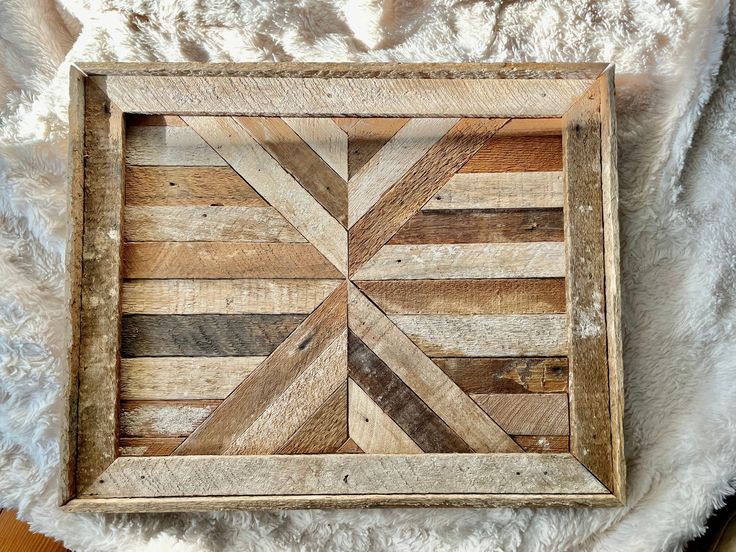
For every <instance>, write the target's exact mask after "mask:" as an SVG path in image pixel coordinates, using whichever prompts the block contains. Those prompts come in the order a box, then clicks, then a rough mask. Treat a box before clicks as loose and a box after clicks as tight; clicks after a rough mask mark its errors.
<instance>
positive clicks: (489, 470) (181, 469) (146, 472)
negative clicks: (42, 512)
mask: <svg viewBox="0 0 736 552" xmlns="http://www.w3.org/2000/svg"><path fill="white" fill-rule="evenodd" d="M488 474H493V477H489V476H488ZM141 476H143V477H141ZM467 492H473V493H515V494H516V493H533V494H538V493H545V494H547V493H550V494H554V493H564V492H576V493H600V494H608V493H607V491H606V489H605V487H603V485H601V484H600V482H599V481H598V480H597V479H596V478H595V477H593V476H592V475H591V474H590V472H589V471H588V470H586V469H585V468H584V467H583V466H582V465H580V463H579V462H578V461H577V460H576V459H575V458H573V457H572V456H570V455H569V454H530V453H524V452H522V453H517V454H407V455H382V454H365V455H351V454H328V455H308V456H293V455H281V456H269V457H267V458H263V457H259V456H224V457H221V458H201V457H196V456H193V457H192V456H190V457H179V456H167V457H152V458H118V459H117V460H116V461H115V462H114V463H113V465H112V466H110V468H108V470H107V471H106V472H105V474H104V477H101V478H100V479H98V480H96V481H95V482H94V484H93V485H92V486H91V487H90V488H89V489H88V491H87V492H86V493H85V494H84V495H83V496H93V497H94V496H97V497H118V496H124V497H129V498H135V497H166V496H190V497H191V496H235V495H300V494H302V495H303V494H311V493H320V494H338V495H356V494H366V493H372V494H391V495H393V494H406V493H429V494H443V493H467Z"/></svg>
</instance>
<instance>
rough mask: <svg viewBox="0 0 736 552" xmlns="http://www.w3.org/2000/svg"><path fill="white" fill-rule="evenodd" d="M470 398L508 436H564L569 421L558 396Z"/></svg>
mask: <svg viewBox="0 0 736 552" xmlns="http://www.w3.org/2000/svg"><path fill="white" fill-rule="evenodd" d="M470 396H471V398H472V399H473V400H474V401H475V402H477V403H478V404H479V405H480V407H481V408H482V409H483V410H484V411H485V412H486V413H487V414H488V415H489V416H490V417H491V418H493V420H494V421H495V422H496V423H497V424H498V425H500V426H501V427H502V428H503V430H504V431H506V432H507V433H509V434H512V435H567V434H568V433H569V431H570V420H569V418H568V411H567V395H564V394H562V393H549V394H548V393H529V394H521V393H516V394H508V393H503V394H496V393H494V394H482V395H479V394H471V395H470Z"/></svg>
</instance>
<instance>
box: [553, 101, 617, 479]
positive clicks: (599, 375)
mask: <svg viewBox="0 0 736 552" xmlns="http://www.w3.org/2000/svg"><path fill="white" fill-rule="evenodd" d="M600 100H601V98H600V90H599V88H598V87H593V88H592V89H591V90H590V91H589V92H587V93H586V94H584V95H583V97H582V98H581V99H580V100H579V101H578V102H577V103H576V104H575V105H574V106H573V107H572V108H571V109H570V111H569V112H568V113H567V114H566V115H565V117H564V124H565V128H564V133H563V139H564V148H565V179H566V182H565V191H566V193H565V229H566V247H567V274H568V277H567V280H566V281H567V302H568V304H569V305H571V306H572V308H571V309H570V318H569V326H568V331H569V340H570V348H569V355H568V356H569V358H570V373H571V374H572V377H571V378H570V451H571V452H572V454H573V455H574V456H575V457H576V458H578V460H580V462H581V463H582V464H583V465H584V466H585V467H587V468H588V469H589V470H590V471H591V472H592V473H593V474H594V475H595V476H596V477H598V479H599V480H600V481H601V482H602V483H603V484H604V485H606V487H608V488H609V489H610V488H612V486H613V471H612V470H613V466H612V456H611V454H612V453H611V446H612V445H611V410H610V402H609V374H608V361H607V343H606V316H605V300H606V299H605V285H604V278H605V275H604V262H603V256H604V252H603V218H602V214H603V198H602V173H601V170H602V169H601V117H600Z"/></svg>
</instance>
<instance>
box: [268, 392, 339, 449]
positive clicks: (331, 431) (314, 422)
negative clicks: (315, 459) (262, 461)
mask: <svg viewBox="0 0 736 552" xmlns="http://www.w3.org/2000/svg"><path fill="white" fill-rule="evenodd" d="M347 440H348V384H347V381H344V382H343V383H342V385H340V386H339V387H338V388H337V389H336V390H335V391H334V392H333V393H332V395H330V396H329V397H328V398H327V400H326V401H325V402H323V403H322V405H321V406H320V407H319V408H318V409H317V410H316V411H315V412H314V414H312V416H310V417H309V418H308V419H307V421H306V422H304V423H303V424H302V425H301V427H299V429H297V430H296V432H295V433H294V434H293V435H292V436H291V437H289V440H288V441H287V442H286V443H285V444H284V445H283V446H282V447H281V448H280V449H279V450H278V451H277V452H276V453H277V454H329V453H336V452H339V451H340V449H341V448H342V447H343V446H344V445H345V443H346V441H347Z"/></svg>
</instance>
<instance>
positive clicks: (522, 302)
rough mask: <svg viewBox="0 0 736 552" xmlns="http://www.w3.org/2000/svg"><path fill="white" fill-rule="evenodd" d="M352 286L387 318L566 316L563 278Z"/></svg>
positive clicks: (360, 283) (388, 282)
mask: <svg viewBox="0 0 736 552" xmlns="http://www.w3.org/2000/svg"><path fill="white" fill-rule="evenodd" d="M355 284H356V285H357V286H358V287H359V288H360V289H361V290H362V291H363V292H364V293H365V294H366V295H367V296H368V297H370V299H371V300H372V301H373V302H374V303H376V305H378V307H379V308H380V309H381V310H382V311H384V312H385V313H387V314H550V313H564V312H565V280H564V278H538V279H535V278H525V279H518V280H517V279H497V280H376V281H356V282H355ZM124 290H125V288H124ZM123 298H125V295H123Z"/></svg>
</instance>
